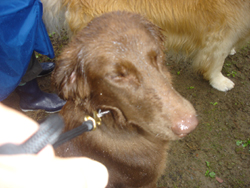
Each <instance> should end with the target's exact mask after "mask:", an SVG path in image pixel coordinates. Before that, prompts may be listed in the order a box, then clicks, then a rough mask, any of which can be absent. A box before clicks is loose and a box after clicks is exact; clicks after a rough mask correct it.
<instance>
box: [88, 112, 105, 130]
mask: <svg viewBox="0 0 250 188" xmlns="http://www.w3.org/2000/svg"><path fill="white" fill-rule="evenodd" d="M88 120H91V121H92V122H93V129H92V131H94V130H95V129H96V126H97V125H101V121H102V120H101V117H99V116H98V113H97V112H96V111H93V117H91V116H85V117H84V121H88Z"/></svg>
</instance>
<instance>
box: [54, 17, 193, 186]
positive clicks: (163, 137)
mask: <svg viewBox="0 0 250 188" xmlns="http://www.w3.org/2000/svg"><path fill="white" fill-rule="evenodd" d="M163 41H164V39H163V36H162V34H161V32H160V31H159V29H158V28H157V27H156V26H155V25H153V24H152V23H150V22H149V21H147V20H146V19H144V18H142V17H141V16H139V15H137V14H131V13H126V12H115V13H110V14H104V15H102V16H101V17H98V18H96V19H94V20H93V21H91V22H90V23H89V24H88V26H86V27H85V28H84V29H83V30H82V31H80V32H78V33H77V34H76V36H74V37H73V39H72V41H71V42H70V43H69V45H68V46H67V47H66V48H65V49H64V50H63V52H62V54H61V56H60V57H59V59H58V61H57V64H56V68H55V70H54V72H53V74H52V80H53V82H54V84H55V86H56V88H57V90H58V91H59V95H60V96H61V97H62V98H64V99H65V100H67V103H66V105H65V106H64V107H63V109H62V111H61V114H62V115H63V117H64V119H65V123H66V129H65V131H67V130H71V129H73V128H75V127H77V126H79V125H81V123H82V122H83V121H84V116H85V115H92V112H93V110H96V111H97V110H98V109H101V110H102V111H105V110H110V113H109V114H107V115H105V116H104V117H103V118H102V125H101V126H99V127H98V128H97V129H96V130H95V131H92V132H88V133H84V134H83V135H81V136H78V137H77V138H75V139H73V140H72V141H70V142H68V143H66V144H64V145H62V146H61V147H59V148H58V149H57V155H59V156H63V157H68V156H86V157H90V158H92V159H95V160H97V161H100V162H101V163H103V164H104V165H105V166H106V167H107V168H108V171H109V184H108V186H107V187H108V188H123V187H124V188H132V187H145V188H153V187H156V182H157V179H158V178H159V177H160V176H161V174H162V173H163V171H164V169H165V164H166V150H167V148H168V145H169V140H175V139H179V137H178V136H177V135H176V134H175V133H173V131H172V129H171V127H172V126H173V125H175V124H178V122H183V120H184V121H185V117H186V116H195V110H194V108H193V107H192V105H191V104H190V103H189V102H188V101H187V100H185V99H184V98H183V97H181V96H180V95H179V94H178V93H177V92H176V91H175V90H174V89H173V87H172V85H171V77H170V74H169V72H168V70H167V69H166V66H165V65H164V64H165V55H164V52H163V50H164V42H163ZM69 173H70V172H69ZM97 181H98V179H97Z"/></svg>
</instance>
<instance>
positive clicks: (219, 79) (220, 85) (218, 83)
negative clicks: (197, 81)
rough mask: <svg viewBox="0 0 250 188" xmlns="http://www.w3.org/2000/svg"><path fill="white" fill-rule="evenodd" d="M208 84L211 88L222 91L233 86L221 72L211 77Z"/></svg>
mask: <svg viewBox="0 0 250 188" xmlns="http://www.w3.org/2000/svg"><path fill="white" fill-rule="evenodd" d="M210 84H211V86H212V87H213V88H215V89H217V90H219V91H224V92H225V91H228V90H231V89H233V88H234V83H233V82H232V81H231V80H230V79H228V78H226V77H225V76H223V75H222V74H221V73H220V74H218V75H217V76H215V77H213V78H211V80H210Z"/></svg>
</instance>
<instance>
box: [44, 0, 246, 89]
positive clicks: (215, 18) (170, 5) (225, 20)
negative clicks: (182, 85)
mask: <svg viewBox="0 0 250 188" xmlns="http://www.w3.org/2000/svg"><path fill="white" fill-rule="evenodd" d="M42 2H43V4H44V20H45V23H46V25H47V26H48V29H50V30H52V31H53V30H55V29H56V28H57V27H59V28H60V26H62V23H63V22H64V23H65V24H66V26H68V27H69V28H70V31H71V32H72V33H73V34H75V33H77V32H78V31H80V30H81V29H82V28H84V27H85V26H86V25H87V24H88V23H89V22H90V20H92V19H93V18H94V17H96V16H100V15H102V14H103V13H105V12H111V11H117V10H124V11H130V12H135V13H139V14H141V15H143V16H144V17H146V18H147V19H149V20H150V21H151V22H153V23H154V24H156V25H157V26H159V27H160V28H161V29H162V33H163V34H164V35H165V36H166V38H165V46H166V48H167V50H170V51H173V52H177V53H180V54H182V55H184V56H185V57H187V58H190V59H191V60H192V61H193V66H194V69H195V70H197V71H199V72H200V73H202V74H203V76H204V78H205V79H207V80H209V82H210V84H211V85H212V86H213V87H214V88H216V89H218V90H220V91H227V90H230V89H232V88H233V87H234V83H233V82H232V81H231V80H230V79H228V78H226V77H224V76H223V75H222V73H221V70H222V67H223V64H224V60H225V58H226V57H227V56H228V54H230V53H234V49H237V48H238V47H240V46H242V44H243V43H244V42H245V41H247V40H249V38H250V1H249V0H42Z"/></svg>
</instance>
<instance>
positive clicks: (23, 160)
mask: <svg viewBox="0 0 250 188" xmlns="http://www.w3.org/2000/svg"><path fill="white" fill-rule="evenodd" d="M13 180H14V181H13ZM107 181H108V172H107V169H106V168H105V167H104V166H103V165H102V164H100V163H98V162H96V161H93V160H90V159H88V158H69V159H61V158H54V159H49V160H48V159H46V160H43V159H42V158H41V157H37V156H35V155H18V156H6V157H5V156H4V157H0V184H1V186H3V187H10V188H12V187H13V188H14V187H15V188H21V187H25V188H33V187H38V188H40V187H41V188H42V187H49V188H50V187H51V188H54V187H62V188H64V187H65V188H68V187H74V188H104V187H105V186H106V184H107Z"/></svg>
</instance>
